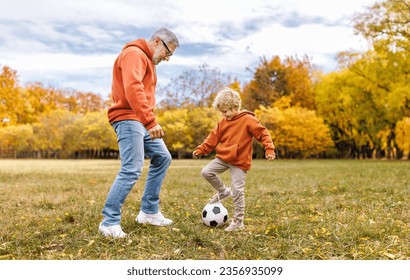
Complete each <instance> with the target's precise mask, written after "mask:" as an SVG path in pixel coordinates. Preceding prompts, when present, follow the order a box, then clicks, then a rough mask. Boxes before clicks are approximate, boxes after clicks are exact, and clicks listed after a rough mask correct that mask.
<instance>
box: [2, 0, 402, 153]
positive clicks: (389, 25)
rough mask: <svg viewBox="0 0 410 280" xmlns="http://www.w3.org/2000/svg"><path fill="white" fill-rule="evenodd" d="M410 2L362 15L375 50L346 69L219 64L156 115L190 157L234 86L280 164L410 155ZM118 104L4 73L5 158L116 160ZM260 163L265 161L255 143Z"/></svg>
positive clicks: (293, 61)
mask: <svg viewBox="0 0 410 280" xmlns="http://www.w3.org/2000/svg"><path fill="white" fill-rule="evenodd" d="M409 11H410V3H409V1H408V0H387V1H384V2H378V3H376V4H374V5H372V6H370V7H368V8H367V9H366V10H365V11H364V12H362V13H359V14H357V15H356V16H355V17H354V19H353V21H354V28H355V32H356V33H358V34H361V35H362V36H363V37H364V38H366V39H368V41H369V50H368V51H366V52H347V51H346V52H342V53H340V54H339V55H338V59H339V69H338V70H337V71H334V72H331V73H327V74H324V73H321V72H320V71H318V70H317V69H316V67H315V66H314V65H312V64H311V61H310V59H309V57H307V56H304V57H302V58H298V57H285V58H280V57H279V56H276V55H274V56H272V57H271V58H269V59H268V58H266V57H262V58H261V60H260V64H259V65H258V66H257V67H256V68H255V69H253V70H251V69H249V72H251V74H252V79H251V80H250V82H249V83H247V84H245V85H242V86H241V85H240V83H239V82H238V81H237V80H236V79H232V78H231V77H230V76H227V75H225V74H223V73H221V72H220V71H219V70H218V69H216V68H212V67H210V66H209V65H206V64H204V65H202V66H200V67H199V68H198V69H193V70H187V71H184V72H183V73H182V74H181V75H179V76H178V77H175V78H173V79H172V80H171V82H170V83H169V84H168V85H165V86H163V87H160V88H158V95H159V100H160V103H159V107H158V109H157V110H156V114H157V116H158V119H159V123H160V124H161V126H162V127H163V129H164V131H165V134H166V137H165V138H164V141H165V142H166V144H167V146H168V148H169V150H170V152H171V153H172V155H173V156H174V157H175V158H184V157H190V155H191V151H192V150H193V149H194V148H195V147H196V146H197V145H198V144H200V143H201V142H202V141H203V140H204V139H205V137H206V136H207V135H208V133H209V132H210V131H211V129H212V128H213V127H214V125H215V124H216V122H217V121H218V120H219V118H220V115H219V114H218V112H216V111H215V110H214V109H213V108H212V106H211V104H212V101H213V98H214V97H215V94H216V93H217V92H218V91H219V90H220V89H221V88H222V87H224V86H230V87H232V88H234V89H235V90H237V91H238V92H240V94H241V97H242V101H243V102H242V107H243V108H244V109H247V110H249V111H252V112H254V113H255V114H256V116H257V117H258V118H259V119H260V121H261V122H262V124H264V125H265V126H266V127H267V128H268V129H269V131H270V133H271V136H272V139H273V141H274V143H275V146H276V148H277V153H278V156H279V157H280V158H309V157H323V158H329V157H332V158H336V157H338V158H389V159H393V158H395V159H400V158H405V157H407V158H409V156H410V77H409V74H410V55H409V54H410V53H409V52H410V34H409V33H408V22H409V21H410V13H409ZM109 104H110V98H109V97H107V98H106V99H103V98H102V97H101V96H99V95H97V94H94V93H82V92H78V91H75V90H60V89H55V88H48V87H44V86H43V85H42V84H40V83H31V84H26V85H20V84H19V81H18V76H17V73H16V71H14V70H13V69H11V68H10V67H8V66H3V67H2V70H1V72H0V157H29V158H32V157H35V158H116V157H118V150H117V149H118V148H117V143H116V139H115V134H114V132H113V130H112V128H111V127H110V125H109V123H108V121H107V116H106V110H107V108H108V106H109ZM254 157H256V158H258V157H263V150H262V147H261V146H260V145H259V144H258V143H257V142H256V141H255V143H254Z"/></svg>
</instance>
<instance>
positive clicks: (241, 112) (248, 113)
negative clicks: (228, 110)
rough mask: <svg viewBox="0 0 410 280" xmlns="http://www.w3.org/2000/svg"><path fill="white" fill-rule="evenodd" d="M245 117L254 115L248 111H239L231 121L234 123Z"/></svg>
mask: <svg viewBox="0 0 410 280" xmlns="http://www.w3.org/2000/svg"><path fill="white" fill-rule="evenodd" d="M246 115H251V116H255V114H254V113H252V112H250V111H247V110H242V111H240V112H239V113H238V114H236V116H235V117H233V119H232V120H231V121H236V120H238V119H240V118H242V117H244V116H246Z"/></svg>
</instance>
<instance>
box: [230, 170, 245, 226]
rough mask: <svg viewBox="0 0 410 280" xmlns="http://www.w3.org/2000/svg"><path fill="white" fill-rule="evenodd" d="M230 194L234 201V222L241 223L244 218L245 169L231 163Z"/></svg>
mask: <svg viewBox="0 0 410 280" xmlns="http://www.w3.org/2000/svg"><path fill="white" fill-rule="evenodd" d="M230 169H231V182H232V195H233V201H234V203H235V212H234V215H233V218H234V220H235V222H239V223H243V220H244V218H245V179H246V171H245V170H242V169H240V168H237V167H234V166H232V165H231V167H230Z"/></svg>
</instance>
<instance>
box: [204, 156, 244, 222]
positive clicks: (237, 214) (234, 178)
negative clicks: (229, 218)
mask: <svg viewBox="0 0 410 280" xmlns="http://www.w3.org/2000/svg"><path fill="white" fill-rule="evenodd" d="M228 169H229V170H230V172H231V187H232V198H233V201H234V204H235V210H234V215H233V218H234V220H235V221H238V222H243V220H244V217H245V192H244V190H245V179H246V173H247V172H246V170H242V169H240V168H238V167H235V166H233V165H231V164H229V163H226V162H224V161H223V160H220V159H219V158H215V159H214V160H212V161H211V162H210V163H209V164H208V165H206V166H205V167H204V168H203V169H202V171H201V175H202V177H204V178H205V180H207V181H208V182H209V183H210V184H211V185H212V187H214V189H215V190H217V191H218V192H219V193H222V192H224V190H225V188H226V185H225V183H224V182H223V181H222V180H221V179H220V178H219V177H218V174H221V173H223V172H225V171H226V170H228Z"/></svg>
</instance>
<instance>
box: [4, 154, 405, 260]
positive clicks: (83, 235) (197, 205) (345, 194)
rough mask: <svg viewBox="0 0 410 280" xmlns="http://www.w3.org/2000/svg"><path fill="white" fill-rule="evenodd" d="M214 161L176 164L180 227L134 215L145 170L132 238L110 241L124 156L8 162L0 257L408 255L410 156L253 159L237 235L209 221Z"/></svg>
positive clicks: (167, 195)
mask: <svg viewBox="0 0 410 280" xmlns="http://www.w3.org/2000/svg"><path fill="white" fill-rule="evenodd" d="M207 162H208V160H174V161H173V163H172V166H171V168H170V170H169V172H168V175H167V178H166V182H165V184H164V186H163V189H162V193H161V209H162V212H163V213H164V214H165V215H166V216H169V217H170V218H172V219H173V220H174V222H175V223H174V225H173V226H171V227H166V228H158V227H153V226H147V225H138V224H136V223H135V221H134V219H135V216H136V214H137V213H138V211H139V201H140V197H141V195H142V187H143V181H144V179H145V175H144V176H143V178H142V181H140V182H138V183H137V185H136V186H135V187H134V189H133V191H132V193H131V194H130V196H129V197H128V198H127V200H126V202H125V204H124V207H123V222H122V226H123V229H124V231H125V232H127V233H129V235H130V238H129V239H126V240H113V239H107V238H104V237H102V236H101V235H99V234H98V232H97V227H98V224H99V222H100V221H101V209H102V206H103V204H104V202H105V198H106V194H107V192H108V190H109V188H110V186H111V183H112V181H113V180H114V177H115V176H116V173H117V170H118V168H119V161H117V160H92V161H91V160H0V210H1V215H0V225H1V226H0V259H3V260H5V259H17V260H23V259H37V260H38V259H41V260H48V259H65V260H71V259H81V260H84V259H86V260H94V259H163V260H164V259H165V260H166V259H172V260H180V259H195V260H209V259H226V260H228V259H248V260H254V259H255V260H256V259H267V260H271V259H280V260H306V259H325V260H328V259H333V260H346V259H347V260H378V259H383V260H388V259H395V260H400V259H406V260H409V259H410V246H409V244H410V202H409V197H410V161H359V160H357V161H353V160H305V161H296V160H295V161H286V160H277V161H273V162H267V161H262V160H260V161H259V160H257V161H254V162H253V168H252V170H251V171H250V172H249V173H248V177H247V186H246V204H247V207H246V229H245V230H244V231H241V232H233V233H227V232H225V231H223V230H221V229H210V228H207V227H205V226H204V225H203V224H202V221H201V218H200V213H201V210H202V208H203V206H204V205H205V204H206V203H207V201H208V199H209V198H210V197H211V196H212V194H213V191H212V190H211V187H210V186H208V184H207V183H206V182H205V180H204V179H203V178H202V177H201V176H200V174H199V173H200V170H201V168H202V167H203V166H205V164H206V163H207ZM147 167H148V162H146V167H145V168H144V174H146V172H147V169H148V168H147ZM223 177H224V178H225V179H226V180H228V178H229V175H228V173H226V174H224V176H223ZM228 181H229V180H228ZM224 205H225V206H226V207H227V208H228V211H229V212H230V213H232V210H233V209H232V207H233V203H232V200H228V201H227V202H225V203H224Z"/></svg>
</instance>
